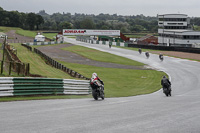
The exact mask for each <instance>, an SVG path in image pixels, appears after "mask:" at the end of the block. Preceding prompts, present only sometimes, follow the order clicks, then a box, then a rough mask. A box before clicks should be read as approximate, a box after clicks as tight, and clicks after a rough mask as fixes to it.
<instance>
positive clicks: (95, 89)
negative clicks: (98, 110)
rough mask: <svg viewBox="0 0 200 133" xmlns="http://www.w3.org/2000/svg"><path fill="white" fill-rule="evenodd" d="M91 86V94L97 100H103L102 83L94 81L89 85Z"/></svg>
mask: <svg viewBox="0 0 200 133" xmlns="http://www.w3.org/2000/svg"><path fill="white" fill-rule="evenodd" d="M91 88H92V96H93V98H94V99H95V100H98V98H101V99H102V100H104V83H103V81H102V83H99V82H95V83H93V85H91Z"/></svg>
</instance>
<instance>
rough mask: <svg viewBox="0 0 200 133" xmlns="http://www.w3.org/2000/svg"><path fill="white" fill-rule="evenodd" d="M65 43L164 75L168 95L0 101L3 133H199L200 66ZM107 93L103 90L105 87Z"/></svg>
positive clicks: (117, 49)
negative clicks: (168, 81) (168, 85)
mask: <svg viewBox="0 0 200 133" xmlns="http://www.w3.org/2000/svg"><path fill="white" fill-rule="evenodd" d="M65 41H67V42H70V43H73V44H77V45H82V46H87V47H91V48H95V49H98V50H101V51H105V52H109V53H112V54H116V55H120V56H123V57H127V58H130V59H133V60H137V61H140V62H143V63H145V64H148V65H149V66H151V67H153V68H155V69H157V70H162V71H165V72H166V73H168V74H169V75H170V79H171V82H172V89H173V90H172V97H166V96H165V95H164V94H163V93H162V91H161V90H160V91H157V92H155V93H152V94H148V95H141V96H134V97H122V98H105V100H103V101H102V100H99V101H95V100H93V99H63V100H36V101H18V102H5V103H0V132H2V133H199V132H200V115H199V114H200V96H199V95H200V76H199V74H200V63H199V62H195V61H189V60H184V59H178V58H173V57H166V56H165V57H164V61H163V62H161V61H159V59H158V55H153V54H150V58H149V59H146V58H145V55H144V53H142V55H139V53H138V52H137V51H131V50H125V49H120V48H115V47H112V48H111V49H109V47H108V46H107V45H97V44H86V43H83V42H76V41H75V40H74V39H69V38H65ZM105 89H106V88H105Z"/></svg>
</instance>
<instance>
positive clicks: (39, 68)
mask: <svg viewBox="0 0 200 133" xmlns="http://www.w3.org/2000/svg"><path fill="white" fill-rule="evenodd" d="M11 45H12V46H14V47H15V48H16V49H17V56H18V57H19V59H20V60H21V61H22V62H24V63H30V73H31V74H39V75H42V76H44V77H48V78H65V79H72V78H73V77H71V76H69V75H68V74H66V73H65V72H63V71H61V70H58V69H56V68H54V67H51V66H50V65H47V64H46V63H45V62H44V60H42V59H41V57H40V56H39V55H37V54H36V53H34V52H30V51H28V50H27V49H26V48H25V47H23V46H21V44H18V43H15V44H11Z"/></svg>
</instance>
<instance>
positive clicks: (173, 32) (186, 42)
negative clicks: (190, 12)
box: [158, 14, 200, 47]
mask: <svg viewBox="0 0 200 133" xmlns="http://www.w3.org/2000/svg"><path fill="white" fill-rule="evenodd" d="M158 27H159V28H158V34H159V36H158V43H159V45H165V46H182V47H192V45H193V44H196V43H200V32H198V31H193V29H192V27H191V25H190V18H189V17H188V16H187V15H185V14H164V15H158Z"/></svg>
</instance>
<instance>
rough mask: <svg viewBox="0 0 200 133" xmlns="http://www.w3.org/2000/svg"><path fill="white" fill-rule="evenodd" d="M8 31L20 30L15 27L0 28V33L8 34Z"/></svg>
mask: <svg viewBox="0 0 200 133" xmlns="http://www.w3.org/2000/svg"><path fill="white" fill-rule="evenodd" d="M10 30H20V28H17V27H4V26H0V32H4V33H5V32H8V31H10Z"/></svg>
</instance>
